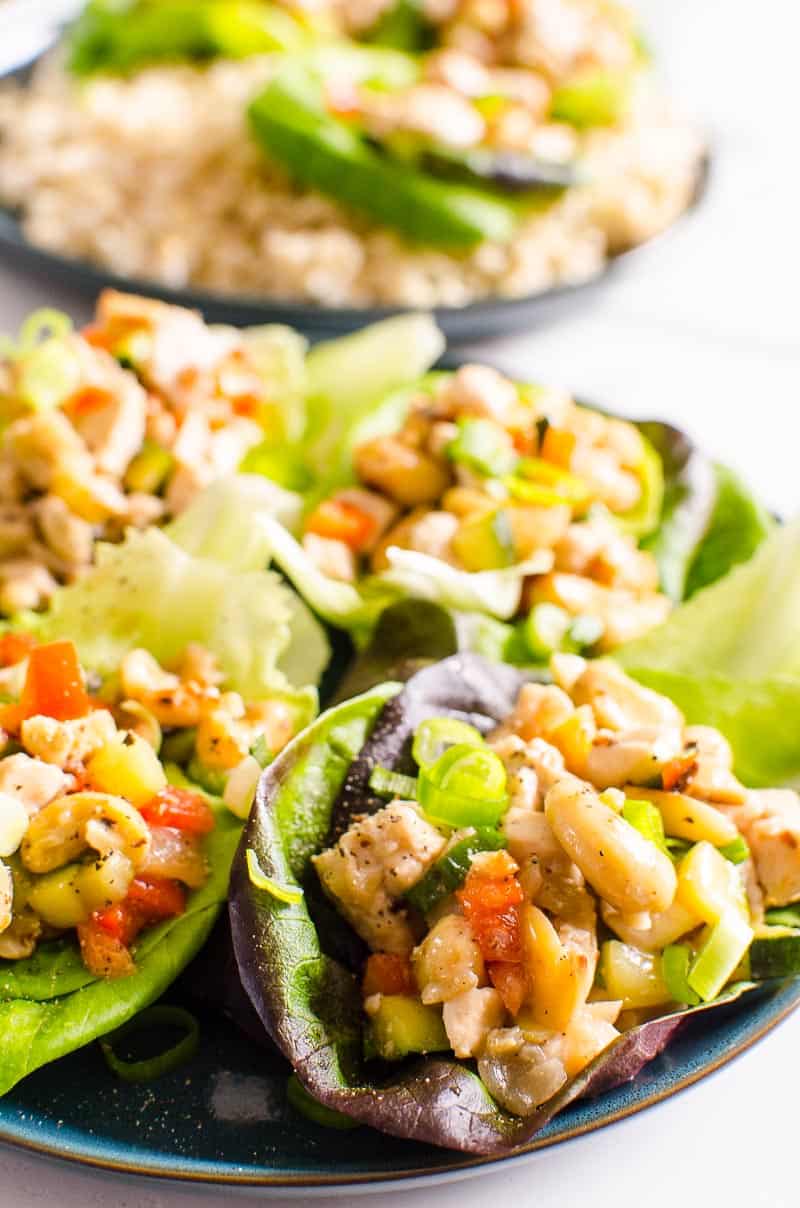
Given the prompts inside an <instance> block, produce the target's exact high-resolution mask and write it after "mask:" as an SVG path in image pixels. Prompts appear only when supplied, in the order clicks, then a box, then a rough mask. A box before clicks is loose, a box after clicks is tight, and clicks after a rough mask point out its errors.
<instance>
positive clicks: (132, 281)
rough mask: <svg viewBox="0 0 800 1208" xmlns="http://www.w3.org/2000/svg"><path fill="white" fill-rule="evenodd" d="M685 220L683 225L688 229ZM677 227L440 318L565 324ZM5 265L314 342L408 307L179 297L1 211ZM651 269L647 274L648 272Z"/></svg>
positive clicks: (494, 324) (472, 324)
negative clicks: (50, 245) (588, 271)
mask: <svg viewBox="0 0 800 1208" xmlns="http://www.w3.org/2000/svg"><path fill="white" fill-rule="evenodd" d="M708 177H709V160H708V158H707V157H706V158H705V159H704V160H703V162H702V165H701V169H700V172H699V174H698V178H697V184H696V187H695V191H694V196H693V198H692V201H691V204H690V206H689V208H688V209H687V210H686V211H685V215H684V217H685V216H686V215H688V214H690V213H692V212H693V211H694V210H695V209H696V208H697V206H698V205H699V204H700V202H701V201H702V199H703V197H704V196H705V194H706V191H707V188H708ZM681 221H682V220H679V222H678V224H677V225H680V222H681ZM674 229H675V227H672V228H670V230H668V231H666V232H664V234H662V235H659V236H657V239H656V240H650V241H649V242H648V243H645V244H641V245H640V246H639V247H636V248H632V249H631V250H630V251H626V252H622V253H620V254H618V255H616V256H614V257H613V258H612V259H611V260H610V261H609V262H608V264H607V266H606V267H605V269H604V270H603V271H602V272H601V273H600V274H599V275H598V276H597V277H594V278H592V279H591V280H590V281H587V282H585V283H583V284H580V285H560V286H557V287H554V288H553V289H548V290H544V291H542V292H541V293H538V294H531V295H529V296H528V297H525V298H513V299H506V298H490V299H484V300H483V301H480V302H473V303H471V304H470V305H468V306H462V307H456V306H442V307H438V308H437V309H436V310H435V312H434V313H435V315H436V319H437V322H438V323H439V326H440V327H441V329H442V331H443V332H444V334H445V335H446V336H447V339H448V340H449V341H450V342H452V343H458V342H459V341H462V342H463V341H467V340H478V339H486V338H489V337H492V336H498V335H504V334H508V333H510V332H512V331H519V330H520V329H523V328H528V329H529V328H533V327H537V326H539V325H542V324H544V323H545V322H550V321H552V320H556V319H558V318H560V317H561V316H562V315H563V314H566V313H569V312H571V311H573V310H577V309H578V308H579V307H582V306H587V305H590V304H591V303H592V302H593V301H594V300H595V299H596V297H597V295H598V293H599V292H600V291H601V290H602V289H603V288H604V287H605V286H606V285H608V284H609V283H610V282H612V281H614V280H615V279H616V278H617V277H618V276H619V275H620V274H621V273H622V272H623V271H626V272H627V271H628V270H629V269H630V268H632V267H633V266H635V265H636V264H637V263H638V260H639V258H640V257H641V258H642V259H643V260H645V259H646V251H647V248H648V247H649V246H650V245H651V244H652V243H654V242H657V241H658V240H661V239H664V238H668V237H669V236H670V234H671V233H672V232H673V231H674ZM0 258H2V259H3V260H5V261H6V262H7V263H12V264H18V265H19V266H20V267H22V268H25V269H27V270H29V271H30V272H32V273H35V274H37V275H38V276H40V277H41V278H43V279H44V280H45V281H46V282H48V283H49V282H52V281H58V282H63V283H64V284H65V285H67V286H72V287H73V288H77V289H79V290H80V291H82V292H84V293H87V294H91V295H94V294H96V293H97V292H98V291H99V290H101V289H103V288H104V287H106V286H112V287H113V288H115V289H121V290H125V291H128V292H134V293H140V294H146V295H149V296H151V297H154V298H163V299H164V300H165V301H167V302H175V303H177V304H178V305H180V306H193V307H196V308H197V309H199V310H201V311H202V312H203V314H204V315H205V316H206V318H207V319H208V320H209V321H210V322H214V323H232V324H235V325H236V326H247V325H250V324H258V323H288V324H290V325H291V326H292V327H296V328H298V329H299V330H300V331H302V332H304V333H305V334H306V335H308V336H310V337H311V338H312V339H324V338H326V337H330V336H336V335H341V334H342V333H343V332H347V331H353V330H355V329H356V328H357V327H361V326H362V325H363V324H365V323H372V322H375V321H376V320H377V319H384V318H386V317H387V316H389V315H392V314H397V313H399V312H401V311H402V309H403V308H402V307H380V306H371V307H342V308H335V307H324V306H312V305H310V304H308V303H301V302H282V301H280V300H276V299H272V298H264V297H258V296H254V295H239V294H225V293H218V292H212V291H209V290H204V289H199V288H194V287H191V286H190V287H187V288H185V289H171V288H170V287H169V286H165V285H163V284H160V283H159V282H157V281H150V280H147V279H146V278H142V277H126V276H122V275H120V274H118V273H113V272H111V271H109V270H108V269H105V268H102V267H100V266H98V265H95V264H91V263H89V262H88V261H85V260H76V259H72V258H70V257H68V256H62V255H59V254H58V253H56V252H49V251H45V250H44V249H42V248H38V247H35V246H34V245H33V244H32V243H30V242H29V241H28V240H27V239H26V238H25V236H24V235H23V233H22V229H21V227H20V223H19V221H18V217H17V216H16V215H15V214H14V213H12V212H10V211H9V210H2V209H0ZM643 267H644V266H643Z"/></svg>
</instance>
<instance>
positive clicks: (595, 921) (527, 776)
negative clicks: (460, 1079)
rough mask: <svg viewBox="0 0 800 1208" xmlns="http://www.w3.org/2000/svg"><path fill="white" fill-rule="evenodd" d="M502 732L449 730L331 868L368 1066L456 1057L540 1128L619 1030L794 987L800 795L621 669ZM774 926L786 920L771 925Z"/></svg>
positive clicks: (358, 819)
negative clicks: (414, 1057)
mask: <svg viewBox="0 0 800 1208" xmlns="http://www.w3.org/2000/svg"><path fill="white" fill-rule="evenodd" d="M551 674H552V679H553V682H552V683H549V684H544V683H529V684H526V685H524V686H523V687H522V689H521V691H520V692H519V695H518V699H517V702H516V706H515V708H514V709H513V711H512V713H511V714H510V716H508V717H507V718H506V719H505V720H504V721H503V722H501V724H500V725H499V726H498V727H497V728H495V729H494V730H493V731H492V732H490V733H488V735H487V736H486V737H485V738H484V737H483V736H482V735H481V733H480V732H479V731H478V730H476V729H475V728H474V727H473V726H471V725H470V724H468V723H467V722H465V721H460V720H457V719H455V718H453V717H452V716H451V717H446V718H445V717H433V718H432V719H430V720H428V721H424V722H422V723H421V724H420V725H418V726H417V728H416V730H415V732H414V736H413V746H412V752H411V753H412V755H413V762H414V764H415V765H416V768H415V771H416V774H415V775H414V776H408V775H402V774H398V773H396V772H394V771H391V770H389V769H386V768H383V767H381V766H380V765H378V766H375V767H374V768H373V770H372V773H371V776H370V781H369V783H370V788H371V790H372V791H373V792H374V793H375V794H376V795H377V796H378V797H383V798H384V799H386V800H387V804H386V805H384V806H383V807H382V808H379V809H378V810H377V812H375V813H372V814H358V813H356V814H355V816H352V817H351V818H350V819H349V824H348V826H347V828H346V829H345V830H344V831H343V832H342V833H340V835H339V837H338V839H337V840H336V842H335V843H334V844H333V845H332V846H329V847H327V848H326V849H325V850H322V851H321V852H319V854H317V855H316V856H315V857H313V863H314V865H315V868H316V872H317V875H318V877H319V881H320V883H321V885H322V888H323V890H324V891H325V893H326V894H327V896H328V897H329V898H330V899H331V900H332V901H333V903H334V905H335V906H336V908H337V909H338V910H339V911H340V912H341V914H342V915H343V916H344V918H345V919H346V920H347V922H348V923H349V925H350V926H351V927H352V928H353V930H354V931H355V932H356V933H357V934H358V935H359V936H360V937H361V939H362V940H363V941H364V943H365V945H366V950H367V953H368V955H367V957H366V961H365V963H364V965H363V978H362V1000H363V1009H364V1022H365V1040H364V1044H365V1055H366V1057H367V1058H368V1059H380V1060H383V1061H396V1060H399V1059H401V1058H403V1057H405V1056H407V1055H409V1054H412V1053H420V1052H452V1053H453V1054H454V1055H455V1056H456V1057H457V1058H461V1059H466V1060H474V1061H476V1062H477V1069H478V1072H479V1074H480V1077H481V1079H482V1081H483V1083H484V1085H485V1086H486V1088H487V1089H488V1091H489V1093H490V1094H491V1096H492V1097H493V1098H494V1100H495V1101H496V1102H497V1103H499V1104H500V1106H501V1107H503V1108H505V1109H506V1110H508V1111H509V1112H511V1113H512V1114H513V1115H517V1116H523V1117H524V1116H527V1115H531V1114H532V1113H534V1112H535V1111H536V1109H537V1108H538V1107H539V1106H540V1105H542V1104H544V1103H546V1102H547V1101H548V1100H549V1099H550V1098H552V1096H553V1095H555V1094H556V1093H557V1092H558V1091H559V1089H560V1088H561V1087H562V1086H564V1085H565V1084H566V1083H567V1082H568V1080H570V1079H572V1078H573V1077H574V1076H575V1075H577V1074H578V1073H579V1072H580V1071H581V1070H583V1069H584V1068H585V1067H586V1066H587V1065H588V1064H589V1063H590V1062H591V1061H592V1060H593V1059H594V1058H595V1057H596V1056H597V1055H598V1054H600V1053H601V1052H602V1051H603V1050H604V1049H606V1047H607V1046H609V1045H610V1044H612V1042H614V1041H615V1040H616V1039H617V1037H618V1036H619V1035H620V1034H621V1033H622V1032H625V1031H627V1030H629V1029H632V1028H634V1027H636V1026H637V1025H639V1024H641V1023H642V1022H643V1021H645V1020H649V1019H653V1018H656V1017H658V1016H661V1015H666V1014H670V1013H671V1012H673V1011H676V1010H679V1009H681V1008H683V1007H687V1006H695V1005H697V1004H702V1003H708V1002H711V1001H713V1000H715V999H716V998H717V997H718V996H719V995H720V994H721V993H723V992H725V990H726V987H730V986H731V985H733V984H734V983H736V982H738V981H742V980H746V979H748V978H749V977H751V976H752V977H755V978H758V977H764V976H780V975H784V976H785V975H787V974H788V973H789V972H792V971H793V970H794V969H795V965H796V957H797V953H796V952H794V951H793V952H791V953H790V952H788V948H787V951H786V952H783V953H782V954H781V953H779V951H778V949H779V947H780V946H781V944H784V945H789V946H791V944H793V943H794V936H791V937H789V938H787V937H785V936H782V935H781V934H780V927H776V926H775V925H774V924H779V923H780V921H781V917H780V916H781V911H780V908H781V907H786V906H788V905H789V904H791V903H793V902H796V901H798V900H800V862H798V859H797V851H798V850H800V843H799V840H800V798H798V795H797V793H796V792H794V791H793V790H789V789H765V790H750V789H747V788H746V787H745V786H744V785H743V784H742V783H741V782H740V781H739V779H738V778H737V777H736V775H735V774H734V772H733V770H732V755H731V749H730V747H729V745H728V743H727V742H726V740H725V739H724V738H723V736H722V735H721V734H720V733H719V732H718V731H717V730H715V729H713V728H712V727H708V726H702V725H687V724H686V722H685V719H684V717H683V715H682V714H681V712H680V711H679V710H678V709H677V707H676V706H675V705H674V704H673V703H672V702H671V701H670V700H668V699H667V698H666V697H663V696H661V695H659V694H657V693H656V692H654V691H651V690H649V689H647V688H644V687H642V686H641V685H639V684H637V683H636V682H635V681H633V680H632V679H630V678H629V677H628V676H626V675H625V674H624V673H623V672H622V671H621V670H620V669H619V667H618V666H617V665H616V664H614V663H612V662H610V661H608V660H597V661H594V662H587V661H586V660H584V659H582V658H580V657H579V656H576V655H572V654H566V655H565V654H559V655H555V656H554V657H553V659H552V662H551ZM765 921H766V923H767V924H773V925H772V926H765Z"/></svg>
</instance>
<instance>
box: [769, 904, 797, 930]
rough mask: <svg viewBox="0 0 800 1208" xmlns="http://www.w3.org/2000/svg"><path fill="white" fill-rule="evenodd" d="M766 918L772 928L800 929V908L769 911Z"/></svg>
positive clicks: (793, 907)
mask: <svg viewBox="0 0 800 1208" xmlns="http://www.w3.org/2000/svg"><path fill="white" fill-rule="evenodd" d="M764 918H765V920H766V922H767V923H769V924H770V926H772V927H799V928H800V906H780V907H778V908H776V909H775V910H768V911H767V913H766V914H765V915H764Z"/></svg>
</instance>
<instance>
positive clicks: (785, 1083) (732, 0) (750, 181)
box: [0, 0, 800, 1208]
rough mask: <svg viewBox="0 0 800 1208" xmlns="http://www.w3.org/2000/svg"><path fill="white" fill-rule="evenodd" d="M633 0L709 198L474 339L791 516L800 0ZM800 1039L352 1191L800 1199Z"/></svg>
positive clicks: (90, 1197)
mask: <svg viewBox="0 0 800 1208" xmlns="http://www.w3.org/2000/svg"><path fill="white" fill-rule="evenodd" d="M640 6H641V8H642V9H643V10H644V14H645V19H646V22H647V25H648V28H649V30H650V31H651V34H652V35H653V41H654V43H655V44H656V46H657V47H658V49H659V53H660V55H661V57H662V59H663V62H664V65H665V69H666V71H667V74H668V75H669V77H670V79H671V81H672V83H673V85H674V86H675V87H676V88H680V90H681V94H682V95H683V96H684V97H685V98H686V102H687V104H688V105H689V106H691V107H692V108H693V109H694V111H695V112H697V113H699V114H701V115H702V117H703V120H704V121H705V123H706V125H707V128H708V130H709V134H710V136H711V139H712V142H713V146H714V153H715V162H714V170H713V174H712V181H711V189H710V193H709V197H708V201H707V203H706V205H705V206H704V207H703V209H702V211H701V212H700V213H698V214H697V216H696V217H695V218H693V219H692V220H691V221H690V222H689V223H688V225H687V226H686V227H685V228H684V230H683V231H682V233H681V234H680V236H678V237H676V238H674V239H673V240H670V241H668V242H667V243H665V244H663V245H662V246H660V247H658V248H654V249H653V250H652V251H651V252H649V253H648V256H647V258H646V260H645V261H644V262H642V263H641V264H640V265H639V268H638V271H636V272H635V273H633V275H630V276H628V277H627V278H625V279H624V280H622V281H620V282H619V283H617V284H616V285H615V286H614V288H613V289H611V290H610V291H609V292H607V293H605V294H603V295H601V298H600V300H599V305H598V306H596V307H595V308H594V309H592V310H588V311H583V312H582V313H580V314H578V315H576V316H574V317H573V318H572V319H570V320H568V321H567V322H563V323H561V324H559V325H558V326H553V327H550V328H548V329H546V330H540V331H537V332H532V333H530V334H529V335H525V336H522V337H515V338H513V339H508V340H504V341H499V342H496V343H494V344H491V345H489V344H487V345H485V346H482V347H481V351H482V352H485V353H486V354H487V355H491V356H492V357H493V358H494V359H495V360H498V361H499V362H500V363H502V364H506V365H508V366H513V367H515V368H516V369H518V370H519V371H521V372H523V371H524V372H526V373H529V374H531V375H536V376H539V377H540V378H542V379H544V380H552V381H558V382H563V383H564V384H565V385H568V386H570V387H571V388H572V389H574V390H576V391H579V392H580V393H581V394H583V395H584V396H585V397H587V398H594V399H596V400H598V401H602V402H605V403H607V404H609V405H613V406H615V407H616V408H618V409H620V410H625V411H628V412H630V413H631V414H638V415H644V414H651V415H653V416H658V417H667V418H671V419H674V420H676V421H678V422H680V423H681V424H683V425H684V426H686V427H687V428H688V429H690V430H691V431H692V432H693V433H695V435H696V436H697V437H698V438H699V439H700V440H701V441H702V442H703V443H704V444H705V445H706V447H708V448H709V449H711V450H713V451H714V453H716V454H717V455H718V456H719V457H721V458H724V459H725V460H727V461H729V462H730V463H732V464H734V465H736V466H737V467H738V468H739V469H740V470H741V471H743V472H744V473H745V474H746V476H747V477H748V478H749V480H750V481H751V483H752V484H753V486H755V487H757V488H758V489H759V490H760V491H761V492H762V494H763V495H764V497H765V498H766V499H767V501H768V502H769V503H770V504H771V505H772V506H773V507H775V508H777V509H779V510H780V511H782V512H784V513H787V514H788V513H792V512H795V511H797V509H798V506H799V505H800V473H798V461H799V460H800V458H799V457H798V450H799V447H800V423H799V422H798V413H797V408H798V405H800V317H799V316H800V308H799V307H798V298H797V290H798V281H800V235H799V234H798V225H799V224H798V210H797V198H798V185H799V184H800V169H798V156H797V153H796V144H797V136H796V112H797V106H796V104H794V102H793V97H792V95H791V94H792V90H793V89H796V80H797V71H796V46H797V36H798V33H800V28H798V24H799V22H798V15H797V9H796V8H795V6H794V5H792V4H791V3H787V0H760V3H759V4H758V5H751V4H746V3H745V2H744V0H669V2H667V0H641V4H640ZM0 12H2V9H0ZM1 40H2V39H0V41H1ZM43 303H47V304H51V305H52V304H56V305H64V306H66V307H67V308H71V309H72V310H73V311H74V313H75V315H76V317H80V316H81V315H84V314H86V304H85V303H84V302H82V301H81V300H80V299H78V298H77V297H72V298H71V297H69V295H67V294H65V293H64V291H59V290H56V289H54V288H51V287H48V285H47V283H46V282H43V281H36V282H34V281H30V280H26V279H24V278H23V277H21V276H20V275H19V274H15V273H13V272H12V271H11V270H10V269H8V268H7V267H5V266H3V265H2V264H0V328H13V327H14V326H15V325H16V323H17V322H18V321H19V320H20V319H21V318H22V317H23V316H24V315H25V313H26V312H27V311H28V310H30V309H31V308H33V307H35V306H39V305H42V304H43ZM798 1048H800V1014H798V1015H797V1016H796V1017H794V1018H792V1019H790V1020H788V1021H787V1022H786V1023H785V1024H783V1025H782V1026H781V1027H780V1028H779V1029H778V1030H777V1031H775V1032H774V1033H772V1034H771V1035H770V1036H769V1037H767V1039H765V1040H764V1041H763V1042H762V1043H761V1044H759V1045H758V1046H757V1047H756V1048H755V1049H754V1050H752V1051H750V1052H749V1053H747V1054H745V1055H744V1056H742V1057H741V1058H740V1059H738V1060H737V1061H736V1062H735V1063H734V1064H733V1065H732V1066H731V1067H729V1068H727V1069H725V1070H723V1071H721V1072H720V1073H718V1074H716V1075H715V1076H714V1077H712V1078H710V1079H708V1080H706V1081H705V1082H702V1083H700V1084H699V1085H697V1086H695V1087H694V1088H692V1089H691V1090H689V1091H687V1092H685V1093H684V1094H682V1095H680V1096H678V1097H677V1098H676V1099H674V1100H672V1101H670V1102H667V1103H665V1104H663V1105H661V1106H660V1107H658V1108H655V1109H652V1110H650V1111H647V1112H644V1113H642V1114H641V1115H639V1116H637V1117H634V1118H632V1119H630V1120H628V1121H626V1122H624V1123H622V1124H619V1125H616V1126H614V1127H613V1128H610V1129H607V1130H604V1131H601V1132H599V1133H596V1134H594V1135H592V1136H589V1137H586V1138H583V1139H581V1140H578V1141H574V1142H572V1143H570V1144H567V1145H564V1146H562V1147H560V1148H558V1149H555V1150H553V1151H544V1152H543V1153H541V1154H537V1155H534V1157H533V1158H532V1159H531V1160H530V1161H529V1162H527V1163H525V1164H524V1165H520V1166H517V1167H515V1168H514V1169H512V1170H510V1171H509V1170H501V1171H498V1172H497V1173H496V1174H491V1175H486V1176H483V1177H481V1178H479V1179H474V1180H471V1181H469V1182H464V1183H460V1184H457V1185H455V1186H452V1187H449V1188H437V1189H435V1190H433V1189H430V1190H419V1191H415V1192H414V1191H412V1192H405V1191H403V1192H396V1193H393V1194H392V1195H391V1197H390V1194H389V1193H383V1194H378V1195H372V1194H368V1195H365V1196H363V1197H359V1201H358V1202H359V1204H361V1205H363V1208H379V1206H383V1205H386V1204H387V1203H391V1204H392V1205H393V1206H396V1208H425V1206H427V1205H428V1204H432V1203H433V1202H434V1201H435V1202H436V1203H437V1204H438V1205H441V1208H455V1205H458V1206H459V1208H479V1206H480V1205H482V1204H484V1203H485V1202H486V1201H487V1199H490V1198H491V1197H496V1198H497V1199H498V1200H499V1201H500V1202H502V1203H504V1204H509V1203H514V1202H518V1203H521V1204H531V1205H533V1204H535V1205H536V1206H537V1208H556V1206H558V1208H573V1205H578V1204H582V1203H584V1202H591V1203H593V1204H595V1205H597V1206H598V1208H612V1206H613V1208H639V1206H640V1205H642V1204H646V1205H647V1206H648V1208H675V1206H676V1205H681V1206H686V1208H695V1206H698V1208H699V1206H700V1205H707V1204H719V1203H724V1204H726V1205H730V1206H731V1208H740V1206H741V1208H744V1206H745V1205H747V1208H790V1206H796V1205H797V1203H798V1190H797V1181H796V1180H797V1176H796V1158H795V1151H794V1145H795V1144H796V1139H795V1138H796V1134H797V1128H796V1123H795V1120H796V1111H797V1109H796V1090H795V1086H796V1078H797V1074H796V1070H797V1052H798ZM0 1172H2V1177H0V1208H34V1206H36V1208H39V1206H44V1205H46V1204H55V1205H58V1208H101V1206H102V1208H107V1206H113V1208H186V1206H188V1205H190V1204H201V1205H209V1206H213V1208H222V1205H228V1204H231V1203H233V1202H234V1201H235V1200H238V1199H239V1198H240V1197H238V1196H235V1195H233V1194H231V1193H229V1192H228V1193H224V1194H221V1195H217V1194H216V1193H214V1192H213V1191H209V1192H204V1191H201V1190H199V1189H194V1188H192V1189H180V1188H168V1187H165V1186H163V1185H161V1184H155V1183H151V1182H148V1181H142V1180H123V1179H119V1178H114V1177H109V1176H105V1175H101V1174H99V1173H95V1172H84V1171H81V1170H78V1169H76V1168H72V1167H69V1166H67V1165H65V1164H63V1163H54V1162H51V1161H47V1160H43V1159H40V1158H35V1157H33V1156H30V1155H27V1154H20V1153H17V1152H14V1151H12V1150H10V1149H5V1148H3V1147H0ZM241 1198H242V1200H243V1202H244V1197H241ZM338 1198H339V1199H340V1200H341V1199H345V1200H347V1201H349V1200H350V1199H351V1198H352V1197H350V1196H349V1195H348V1194H344V1195H342V1194H340V1196H339V1197H338ZM270 1202H271V1203H273V1204H275V1205H278V1204H281V1203H284V1202H286V1201H285V1200H284V1199H283V1198H282V1197H281V1198H278V1199H272V1200H271V1201H270ZM291 1202H293V1203H297V1202H298V1200H296V1199H295V1200H293V1201H291Z"/></svg>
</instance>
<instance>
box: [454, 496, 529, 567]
mask: <svg viewBox="0 0 800 1208" xmlns="http://www.w3.org/2000/svg"><path fill="white" fill-rule="evenodd" d="M451 548H452V550H453V553H454V554H455V555H456V557H457V558H458V559H459V561H460V562H461V563H462V565H463V567H464V569H465V570H468V571H482V570H502V569H503V567H505V566H513V565H514V563H515V561H516V558H517V554H516V546H515V543H514V533H513V529H512V527H511V521H510V519H509V516H508V512H507V511H506V510H505V509H504V508H496V509H495V510H494V511H490V512H481V513H479V514H478V515H475V516H467V517H466V518H465V519H464V520H462V521H461V524H460V525H459V527H458V530H457V532H456V534H455V536H454V537H453V539H452V542H451Z"/></svg>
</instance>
